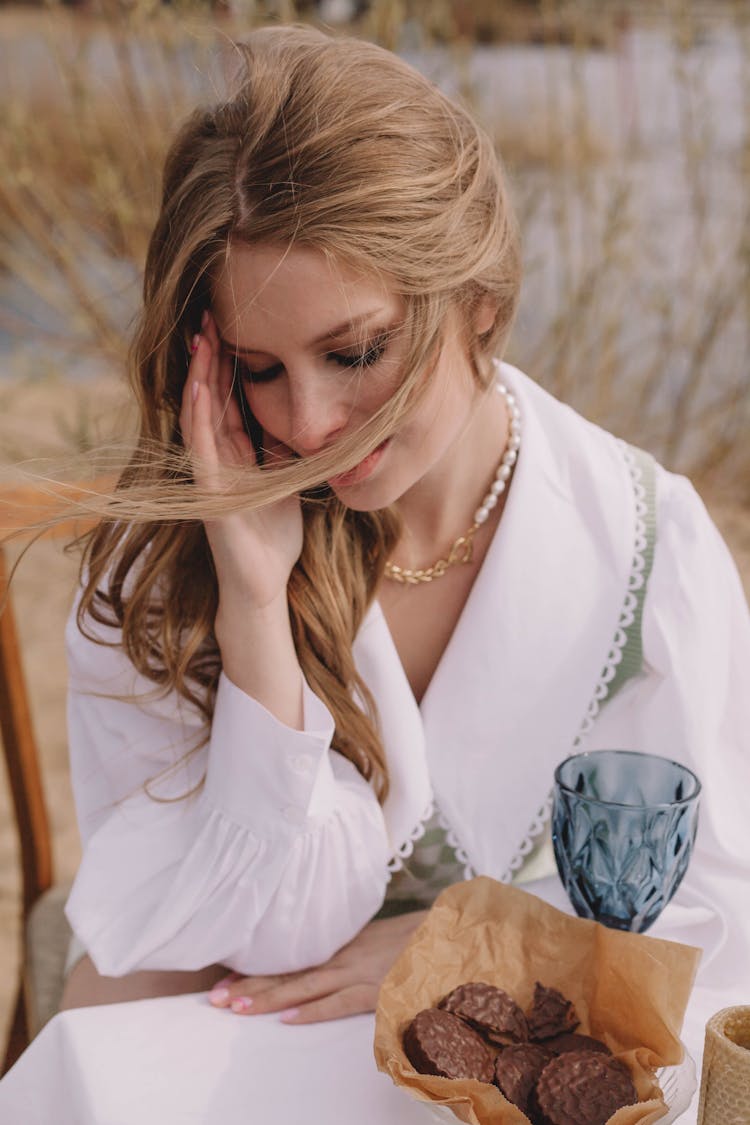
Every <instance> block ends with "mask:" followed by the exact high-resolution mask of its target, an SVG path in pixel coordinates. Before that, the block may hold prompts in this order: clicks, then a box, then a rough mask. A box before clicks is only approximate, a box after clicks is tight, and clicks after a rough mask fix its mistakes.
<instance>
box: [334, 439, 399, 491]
mask: <svg viewBox="0 0 750 1125" xmlns="http://www.w3.org/2000/svg"><path fill="white" fill-rule="evenodd" d="M390 440H391V439H390V438H386V439H385V441H381V443H380V445H378V446H377V447H376V448H375V449H373V451H372V453H368V455H367V457H365V458H364V459H363V460H362V461H360V462H359V464H358V465H355V466H354V468H353V469H349V471H348V472H346V473H339V475H338V476H335V477H329V478H328V483H329V484H330V486H331V488H346V487H348V486H349V485H352V484H359V483H360V482H361V481H363V480H366V479H367V477H369V476H370V474H371V473H372V472H373V471H374V469H375V466H376V465H377V464H378V462H379V461H380V458H381V457H382V456H383V454H384V453H385V450H386V447H387V446H388V444H389V442H390Z"/></svg>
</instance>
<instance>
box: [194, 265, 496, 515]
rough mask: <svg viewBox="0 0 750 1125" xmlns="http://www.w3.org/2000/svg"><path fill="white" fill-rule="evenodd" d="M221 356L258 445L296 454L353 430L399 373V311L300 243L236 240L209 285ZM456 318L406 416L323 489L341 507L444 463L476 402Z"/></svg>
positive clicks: (377, 284)
mask: <svg viewBox="0 0 750 1125" xmlns="http://www.w3.org/2000/svg"><path fill="white" fill-rule="evenodd" d="M212 311H213V315H214V318H215V321H216V325H217V328H218V331H219V335H220V337H221V339H222V342H223V346H224V348H225V351H226V352H227V353H228V354H229V355H230V356H232V357H235V358H236V362H237V371H238V375H239V376H240V378H241V380H242V386H243V391H244V395H245V398H246V401H247V405H248V407H249V409H250V411H251V412H252V414H253V416H254V417H255V419H256V421H257V422H258V424H259V425H260V427H261V428H262V430H263V431H264V435H265V440H266V441H268V442H269V444H274V443H280V444H281V445H282V446H284V447H285V448H286V449H287V450H289V451H291V452H292V453H293V454H295V455H297V456H300V457H305V456H309V455H311V454H313V453H317V452H319V451H321V450H324V449H327V448H329V447H330V446H331V445H333V444H335V443H336V442H337V441H338V440H340V439H341V438H342V437H347V436H349V435H351V434H352V433H354V432H356V431H357V430H358V429H359V428H361V427H362V425H363V424H364V423H366V422H367V421H368V420H369V419H370V418H371V417H372V416H373V414H374V413H375V412H376V411H377V410H378V409H379V408H380V407H381V406H382V405H383V404H384V403H385V402H386V401H387V400H388V399H389V398H390V397H391V395H392V394H393V393H394V391H395V390H396V388H397V387H398V386H399V385H400V383H401V380H402V378H403V374H404V360H405V355H406V349H407V345H408V340H407V334H406V332H405V330H404V318H405V315H406V307H405V303H404V301H403V300H402V298H400V297H399V296H398V295H397V294H396V293H395V292H393V291H392V290H390V289H389V288H388V287H387V285H386V284H385V283H384V282H381V281H380V280H379V279H375V278H373V277H372V276H366V275H363V274H361V273H358V272H356V271H355V270H354V269H352V268H349V267H347V266H344V265H340V264H336V263H332V262H330V261H329V260H328V259H327V258H326V257H325V256H324V255H323V254H322V253H320V252H318V251H316V250H313V249H309V248H304V247H291V248H289V247H281V246H276V245H266V244H261V245H256V246H248V245H244V244H237V245H235V246H233V247H232V248H231V249H230V252H229V254H228V257H227V261H226V263H225V266H224V268H223V271H222V273H221V274H220V275H219V276H218V277H217V278H216V280H215V285H214V289H213V302H212ZM476 393H477V391H476V385H475V382H474V379H473V376H472V372H471V367H470V364H469V360H468V353H467V348H466V346H465V343H464V341H463V333H462V332H461V330H460V326H459V320H458V316H457V315H454V316H451V317H450V323H449V324H447V325H446V341H445V344H444V346H443V348H442V350H441V354H440V357H439V360H438V363H437V366H436V368H435V370H434V373H433V376H432V378H431V379H430V384H429V387H428V390H427V392H426V394H425V396H424V397H423V398H422V400H421V402H420V404H419V406H418V408H417V409H416V410H415V411H412V412H411V413H410V414H409V416H408V417H407V418H405V419H404V421H403V424H402V425H401V426H400V427H399V428H398V429H397V430H396V431H395V432H394V433H393V434H392V436H391V437H389V438H388V439H387V440H386V441H385V442H383V443H382V445H380V446H378V448H377V449H375V450H374V451H373V452H372V453H371V454H369V456H367V457H366V458H365V459H364V460H363V461H362V462H360V463H359V464H358V465H356V466H355V467H354V468H353V469H352V470H350V471H349V472H347V473H344V474H341V475H340V476H334V477H332V478H330V480H329V484H330V485H331V487H332V488H333V490H334V491H335V492H336V494H337V495H338V496H339V498H340V499H341V500H342V501H343V502H344V503H345V504H346V505H347V506H349V507H352V508H356V509H358V510H361V511H362V510H372V509H376V508H382V507H386V506H387V505H389V504H393V503H395V502H397V501H398V499H399V498H400V497H402V496H403V495H404V494H405V493H406V492H408V491H409V490H410V489H412V488H413V487H415V486H416V485H417V484H418V483H419V482H421V481H423V480H424V478H425V477H426V476H428V475H429V474H431V473H439V471H440V466H441V464H442V462H443V461H444V460H445V459H446V458H450V457H451V456H452V451H453V447H454V444H455V442H456V441H457V440H459V439H460V434H461V429H462V425H463V423H464V422H465V420H466V419H467V417H468V414H469V412H470V410H471V406H472V403H473V401H474V399H475V396H476Z"/></svg>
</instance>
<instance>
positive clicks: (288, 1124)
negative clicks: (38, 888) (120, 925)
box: [0, 994, 429, 1125]
mask: <svg viewBox="0 0 750 1125" xmlns="http://www.w3.org/2000/svg"><path fill="white" fill-rule="evenodd" d="M374 1026H375V1019H374V1016H372V1015H364V1016H354V1017H352V1018H350V1019H346V1020H336V1021H332V1022H330V1023H320V1024H309V1025H307V1026H300V1027H290V1026H287V1025H284V1024H282V1023H280V1022H279V1018H278V1015H267V1016H252V1017H251V1016H247V1017H241V1016H236V1015H232V1014H231V1013H230V1012H228V1011H226V1010H217V1009H215V1008H212V1007H211V1006H210V1004H209V1003H208V999H207V996H206V994H193V995H189V996H172V997H167V998H164V999H158V1000H138V1001H134V1002H132V1003H127V1004H111V1005H105V1006H102V1007H98V1008H80V1009H78V1010H76V1011H69V1012H61V1013H60V1014H59V1015H57V1016H55V1017H54V1019H53V1020H51V1022H50V1023H49V1024H47V1026H46V1027H45V1028H44V1029H43V1030H42V1032H41V1033H40V1035H39V1036H38V1037H37V1038H36V1039H35V1040H34V1042H33V1043H32V1045H31V1046H30V1047H29V1048H28V1050H27V1051H26V1052H25V1053H24V1054H23V1055H22V1056H21V1058H20V1059H19V1060H18V1062H17V1063H16V1065H15V1066H14V1067H13V1069H12V1070H10V1071H9V1072H8V1074H7V1075H6V1076H5V1078H4V1079H3V1081H2V1082H0V1121H1V1122H2V1123H3V1125H53V1123H54V1125H188V1123H190V1125H199V1123H200V1125H204V1123H205V1125H209V1123H210V1125H214V1123H221V1125H324V1123H325V1125H329V1123H330V1125H338V1123H342V1125H343V1123H347V1125H348V1123H350V1122H351V1123H356V1125H428V1123H429V1117H428V1116H427V1114H426V1112H425V1110H424V1109H423V1108H422V1107H421V1106H420V1105H419V1104H418V1103H416V1102H414V1101H412V1099H411V1098H409V1097H407V1096H406V1095H405V1094H404V1093H402V1091H400V1090H397V1089H396V1087H395V1086H394V1085H393V1084H392V1083H391V1080H390V1078H388V1077H386V1076H385V1075H383V1074H379V1073H378V1071H377V1070H376V1068H375V1062H374V1059H373V1053H372V1040H373V1032H374Z"/></svg>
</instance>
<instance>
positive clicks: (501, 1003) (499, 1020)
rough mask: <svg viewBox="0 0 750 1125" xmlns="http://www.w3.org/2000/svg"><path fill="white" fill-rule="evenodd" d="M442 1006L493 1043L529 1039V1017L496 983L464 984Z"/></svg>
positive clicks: (441, 1003) (474, 982) (446, 997)
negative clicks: (527, 1022) (527, 1025)
mask: <svg viewBox="0 0 750 1125" xmlns="http://www.w3.org/2000/svg"><path fill="white" fill-rule="evenodd" d="M438 1007H440V1008H443V1009H444V1010H445V1011H446V1012H453V1013H455V1015H457V1016H460V1017H461V1019H462V1020H466V1022H467V1023H469V1024H471V1026H472V1027H476V1028H477V1030H479V1031H481V1032H483V1033H484V1034H485V1035H487V1036H488V1038H490V1039H491V1040H492V1041H493V1043H507V1042H508V1041H509V1040H510V1041H511V1042H516V1043H518V1042H524V1041H525V1040H526V1039H528V1029H527V1027H526V1017H525V1016H524V1014H523V1012H522V1011H521V1009H520V1008H519V1006H518V1004H516V1002H515V1000H513V999H512V997H510V996H509V995H508V993H507V992H503V990H502V989H501V988H495V986H494V984H485V983H484V982H483V981H473V982H471V983H470V984H460V985H459V986H458V988H454V989H453V991H452V992H449V993H448V995H447V996H445V997H443V999H442V1000H441V1001H440V1004H439V1005H438Z"/></svg>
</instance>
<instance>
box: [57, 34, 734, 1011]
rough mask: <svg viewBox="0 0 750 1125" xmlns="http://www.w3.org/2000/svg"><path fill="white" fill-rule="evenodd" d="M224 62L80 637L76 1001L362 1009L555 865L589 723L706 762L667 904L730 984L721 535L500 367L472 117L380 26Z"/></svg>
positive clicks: (73, 686) (497, 283) (157, 283)
mask: <svg viewBox="0 0 750 1125" xmlns="http://www.w3.org/2000/svg"><path fill="white" fill-rule="evenodd" d="M241 54H242V59H243V63H244V77H243V81H242V83H241V85H240V87H239V91H238V93H237V94H236V96H235V97H234V98H232V99H231V100H230V101H228V102H226V103H224V104H222V105H220V106H218V107H217V108H215V109H213V110H210V111H205V112H200V113H197V114H196V115H195V116H194V117H192V118H191V119H190V121H189V122H188V123H187V124H186V126H185V127H184V128H183V130H182V132H181V133H180V135H179V136H178V138H177V139H176V141H175V142H174V144H173V146H172V148H171V150H170V153H169V156H168V159H167V163H166V169H165V178H164V192H163V202H162V210H161V214H160V216H159V220H158V222H157V225H156V229H155V231H154V235H153V238H152V242H151V247H150V250H149V256H148V261H147V266H146V276H145V287H144V311H143V316H142V320H141V326H140V331H139V334H138V338H137V341H136V347H135V355H134V364H133V382H134V389H135V393H136V396H137V400H138V403H139V406H140V415H141V435H140V441H139V444H138V449H137V451H136V454H135V456H134V458H133V461H132V463H131V465H130V466H129V468H128V470H127V471H126V472H125V474H124V475H123V478H122V481H121V486H120V489H119V491H118V494H117V497H116V498H115V500H116V503H115V505H113V507H112V509H111V511H112V513H113V514H114V515H116V516H118V517H119V518H118V519H117V521H116V522H113V521H112V520H109V521H108V522H107V523H105V524H103V525H102V526H101V527H100V529H99V530H98V531H97V532H96V533H95V534H94V535H93V537H92V538H91V539H90V541H89V543H88V547H87V552H86V558H85V569H84V579H83V583H82V589H81V595H80V597H79V600H78V604H77V609H76V612H75V614H74V616H73V617H72V618H71V623H70V626H69V631H68V643H69V655H70V690H71V696H70V742H71V756H72V769H73V781H74V786H75V790H76V796H77V802H78V812H79V819H80V825H81V833H82V837H83V843H84V854H83V861H82V864H81V868H80V872H79V875H78V878H77V881H76V884H75V887H74V889H73V892H72V895H71V898H70V901H69V905H68V913H69V917H70V919H71V922H72V924H73V927H74V930H75V932H76V934H77V937H78V941H79V943H80V944H81V947H82V949H85V950H86V951H87V956H85V957H83V958H82V959H81V960H79V962H78V963H77V965H76V966H75V968H74V969H73V970H72V972H71V975H70V979H69V983H68V988H67V991H66V997H65V1003H66V1004H67V1005H74V1004H79V1003H91V1002H97V1001H107V1000H112V999H119V998H126V997H131V996H135V995H144V994H145V995H153V994H159V993H162V992H167V991H173V990H185V991H187V990H193V989H196V988H203V987H210V986H214V987H213V991H212V1001H213V1002H214V1003H215V1004H217V1005H219V1006H223V1007H229V1008H230V1009H231V1010H232V1011H234V1012H238V1013H253V1012H265V1011H282V1012H283V1013H284V1014H283V1015H282V1018H284V1019H286V1020H288V1021H290V1022H307V1021H310V1020H318V1019H326V1018H331V1017H336V1016H341V1015H347V1014H350V1013H354V1012H359V1011H366V1010H369V1009H371V1008H372V1007H373V1006H374V1003H375V998H376V995H377V988H378V984H379V982H380V980H381V979H382V976H383V975H384V973H385V971H386V970H387V968H388V967H389V965H390V964H391V963H392V962H393V960H394V958H395V957H396V955H397V954H398V952H399V951H400V949H401V948H402V947H403V945H404V943H405V942H406V941H407V940H408V936H409V934H410V933H411V932H412V930H413V929H414V927H415V926H416V924H417V923H418V922H419V921H420V920H421V918H422V916H423V910H424V909H425V908H426V907H427V906H428V905H429V903H430V901H431V900H432V898H433V897H434V895H435V894H436V893H437V890H438V889H439V888H440V887H441V886H442V885H444V884H445V883H446V882H449V881H452V880H455V879H458V878H463V877H464V876H465V875H467V874H471V873H472V872H476V873H483V874H489V875H492V876H494V877H495V878H500V879H510V878H518V877H526V878H530V877H532V876H534V875H536V874H539V873H545V871H546V870H547V869H545V867H544V858H545V857H544V848H543V847H541V846H540V842H541V841H543V839H544V834H545V825H546V819H547V813H548V801H547V793H548V791H549V787H550V784H551V777H552V771H553V769H554V766H555V765H556V764H557V762H558V761H560V760H561V759H562V758H564V757H565V756H566V755H567V754H569V753H571V751H573V750H574V749H576V748H578V747H589V746H590V747H592V748H603V747H607V746H627V747H633V748H637V749H641V750H650V751H653V752H656V753H664V754H667V755H668V756H670V757H678V758H680V759H682V760H684V761H685V762H686V763H687V764H688V765H691V766H692V767H693V768H694V769H695V770H696V771H697V772H698V774H699V775H700V777H701V779H702V781H703V784H704V799H703V809H702V817H703V820H702V825H701V830H700V837H699V841H698V845H697V848H696V853H695V858H694V860H693V863H692V866H691V870H690V872H689V874H688V876H687V878H686V880H685V883H684V886H683V888H682V889H681V891H680V896H679V897H678V903H679V902H681V903H682V904H683V906H682V910H683V915H682V916H680V917H682V920H683V921H684V922H685V925H686V927H687V929H686V935H687V936H686V940H690V937H691V936H693V937H694V938H695V939H696V940H698V941H699V942H700V943H701V944H705V945H706V946H709V945H711V947H712V948H716V949H717V950H719V951H720V953H719V954H717V957H716V959H715V966H714V970H712V971H714V977H715V979H714V978H712V980H713V982H714V984H715V985H716V987H720V986H721V984H722V981H724V980H725V978H726V974H727V972H728V971H729V969H730V966H731V965H732V964H733V960H734V952H736V951H739V950H741V949H742V948H743V946H744V947H746V945H745V943H746V941H747V937H748V934H747V926H748V918H750V909H747V907H750V902H749V901H748V879H747V874H748V849H747V845H746V842H745V839H744V832H743V830H742V815H741V808H740V807H739V804H738V798H737V793H738V790H739V788H740V787H741V784H742V782H744V783H745V791H747V788H748V787H749V786H750V768H749V767H748V756H747V754H746V753H745V752H743V750H742V745H741V739H742V738H744V732H745V731H746V730H747V729H748V721H747V720H748V717H749V716H748V715H747V703H746V698H747V693H746V692H743V690H742V687H743V676H744V672H743V671H742V670H743V668H746V667H747V666H748V657H749V656H750V642H749V639H748V638H749V631H748V627H747V611H746V608H745V606H744V600H743V598H742V594H741V591H740V587H739V583H738V580H737V576H736V573H735V572H734V569H733V567H732V564H731V561H730V559H729V557H728V554H727V552H726V549H725V547H724V545H723V544H722V542H721V540H720V539H719V537H718V535H717V533H716V531H715V529H714V528H713V526H712V524H711V523H710V521H709V520H708V518H707V516H706V515H705V512H704V510H703V508H702V506H701V504H700V502H699V500H698V499H697V497H696V495H695V493H694V492H693V491H692V489H691V487H690V485H689V484H688V483H687V482H686V481H685V480H684V479H681V478H677V477H674V476H672V475H670V474H668V473H667V472H665V471H664V470H663V469H661V468H659V467H658V466H655V465H654V464H653V462H652V461H651V460H650V459H649V458H647V457H645V456H644V455H642V454H640V453H639V452H638V451H634V450H630V449H628V448H627V447H625V446H623V445H622V444H621V443H619V442H618V441H616V440H615V439H614V438H613V437H611V436H610V435H608V434H605V433H604V432H602V431H601V430H599V429H598V428H596V427H595V426H592V425H591V424H589V423H587V422H586V421H584V420H583V419H581V418H580V417H578V416H577V415H575V414H574V413H573V412H572V411H570V410H569V409H568V408H566V407H564V406H562V405H560V404H559V403H557V402H556V401H554V400H553V399H551V398H550V397H549V396H548V395H547V394H545V393H544V392H543V391H542V390H541V389H539V388H538V387H536V386H535V385H534V384H533V383H531V382H530V380H528V379H527V378H526V377H525V376H524V375H522V374H521V373H520V372H518V371H516V370H515V369H513V368H510V367H508V366H507V365H501V364H499V363H498V362H496V360H495V359H494V358H493V357H496V356H497V355H498V354H499V353H500V352H501V351H502V347H503V345H504V343H505V341H506V339H507V336H508V333H509V331H510V327H511V323H512V320H513V315H514V312H515V308H516V304H517V299H518V291H519V283H520V279H519V252H518V242H517V236H516V231H515V227H514V223H513V219H512V216H511V212H510V208H509V204H508V201H507V199H506V194H505V189H504V186H503V181H502V176H501V173H500V170H499V167H498V164H497V160H496V157H495V155H494V153H493V151H492V147H491V145H490V143H489V141H488V139H487V138H486V136H485V135H484V134H483V133H482V132H481V130H479V128H478V127H477V126H476V124H475V123H474V122H473V121H472V120H471V119H470V117H469V116H468V115H467V114H466V113H465V112H464V111H463V110H462V109H460V108H459V107H457V106H455V105H453V104H452V103H451V102H450V101H448V100H447V99H446V98H445V97H443V95H441V94H440V93H439V91H437V90H436V89H435V88H434V87H433V86H432V85H431V84H430V83H429V82H427V81H426V80H425V79H424V78H422V77H421V76H419V75H418V74H417V73H415V72H414V71H413V70H411V69H410V68H409V67H408V66H406V65H405V64H404V63H402V62H400V61H399V60H398V59H396V58H395V57H393V56H391V55H389V54H388V53H387V52H384V51H382V50H380V49H378V48H376V47H373V46H370V45H367V44H364V43H356V42H354V41H351V40H343V41H333V40H330V39H328V38H326V37H325V36H323V35H320V34H318V33H316V32H313V31H311V30H302V29H274V30H271V29H266V30H263V31H260V32H256V33H254V34H253V35H252V36H251V37H250V40H249V44H248V46H247V47H245V48H242V50H241ZM743 662H744V663H743ZM530 853H533V854H534V856H535V859H536V862H537V866H536V868H530V867H529V863H528V859H527V857H528V856H529V854H530ZM415 857H417V858H418V860H419V863H415V862H414V860H415ZM727 912H728V913H727ZM727 917H729V918H732V917H733V918H735V919H736V925H735V927H734V930H733V931H732V927H731V926H730V927H728V929H727V932H730V931H731V937H730V938H727V937H726V934H724V930H722V926H724V921H722V919H726V918H727ZM691 927H692V928H691ZM701 927H702V929H701ZM722 934H724V936H722ZM722 942H724V945H723V946H722V944H721V943H722ZM712 943H713V944H712ZM227 970H229V973H228V975H227ZM219 978H221V979H219Z"/></svg>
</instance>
